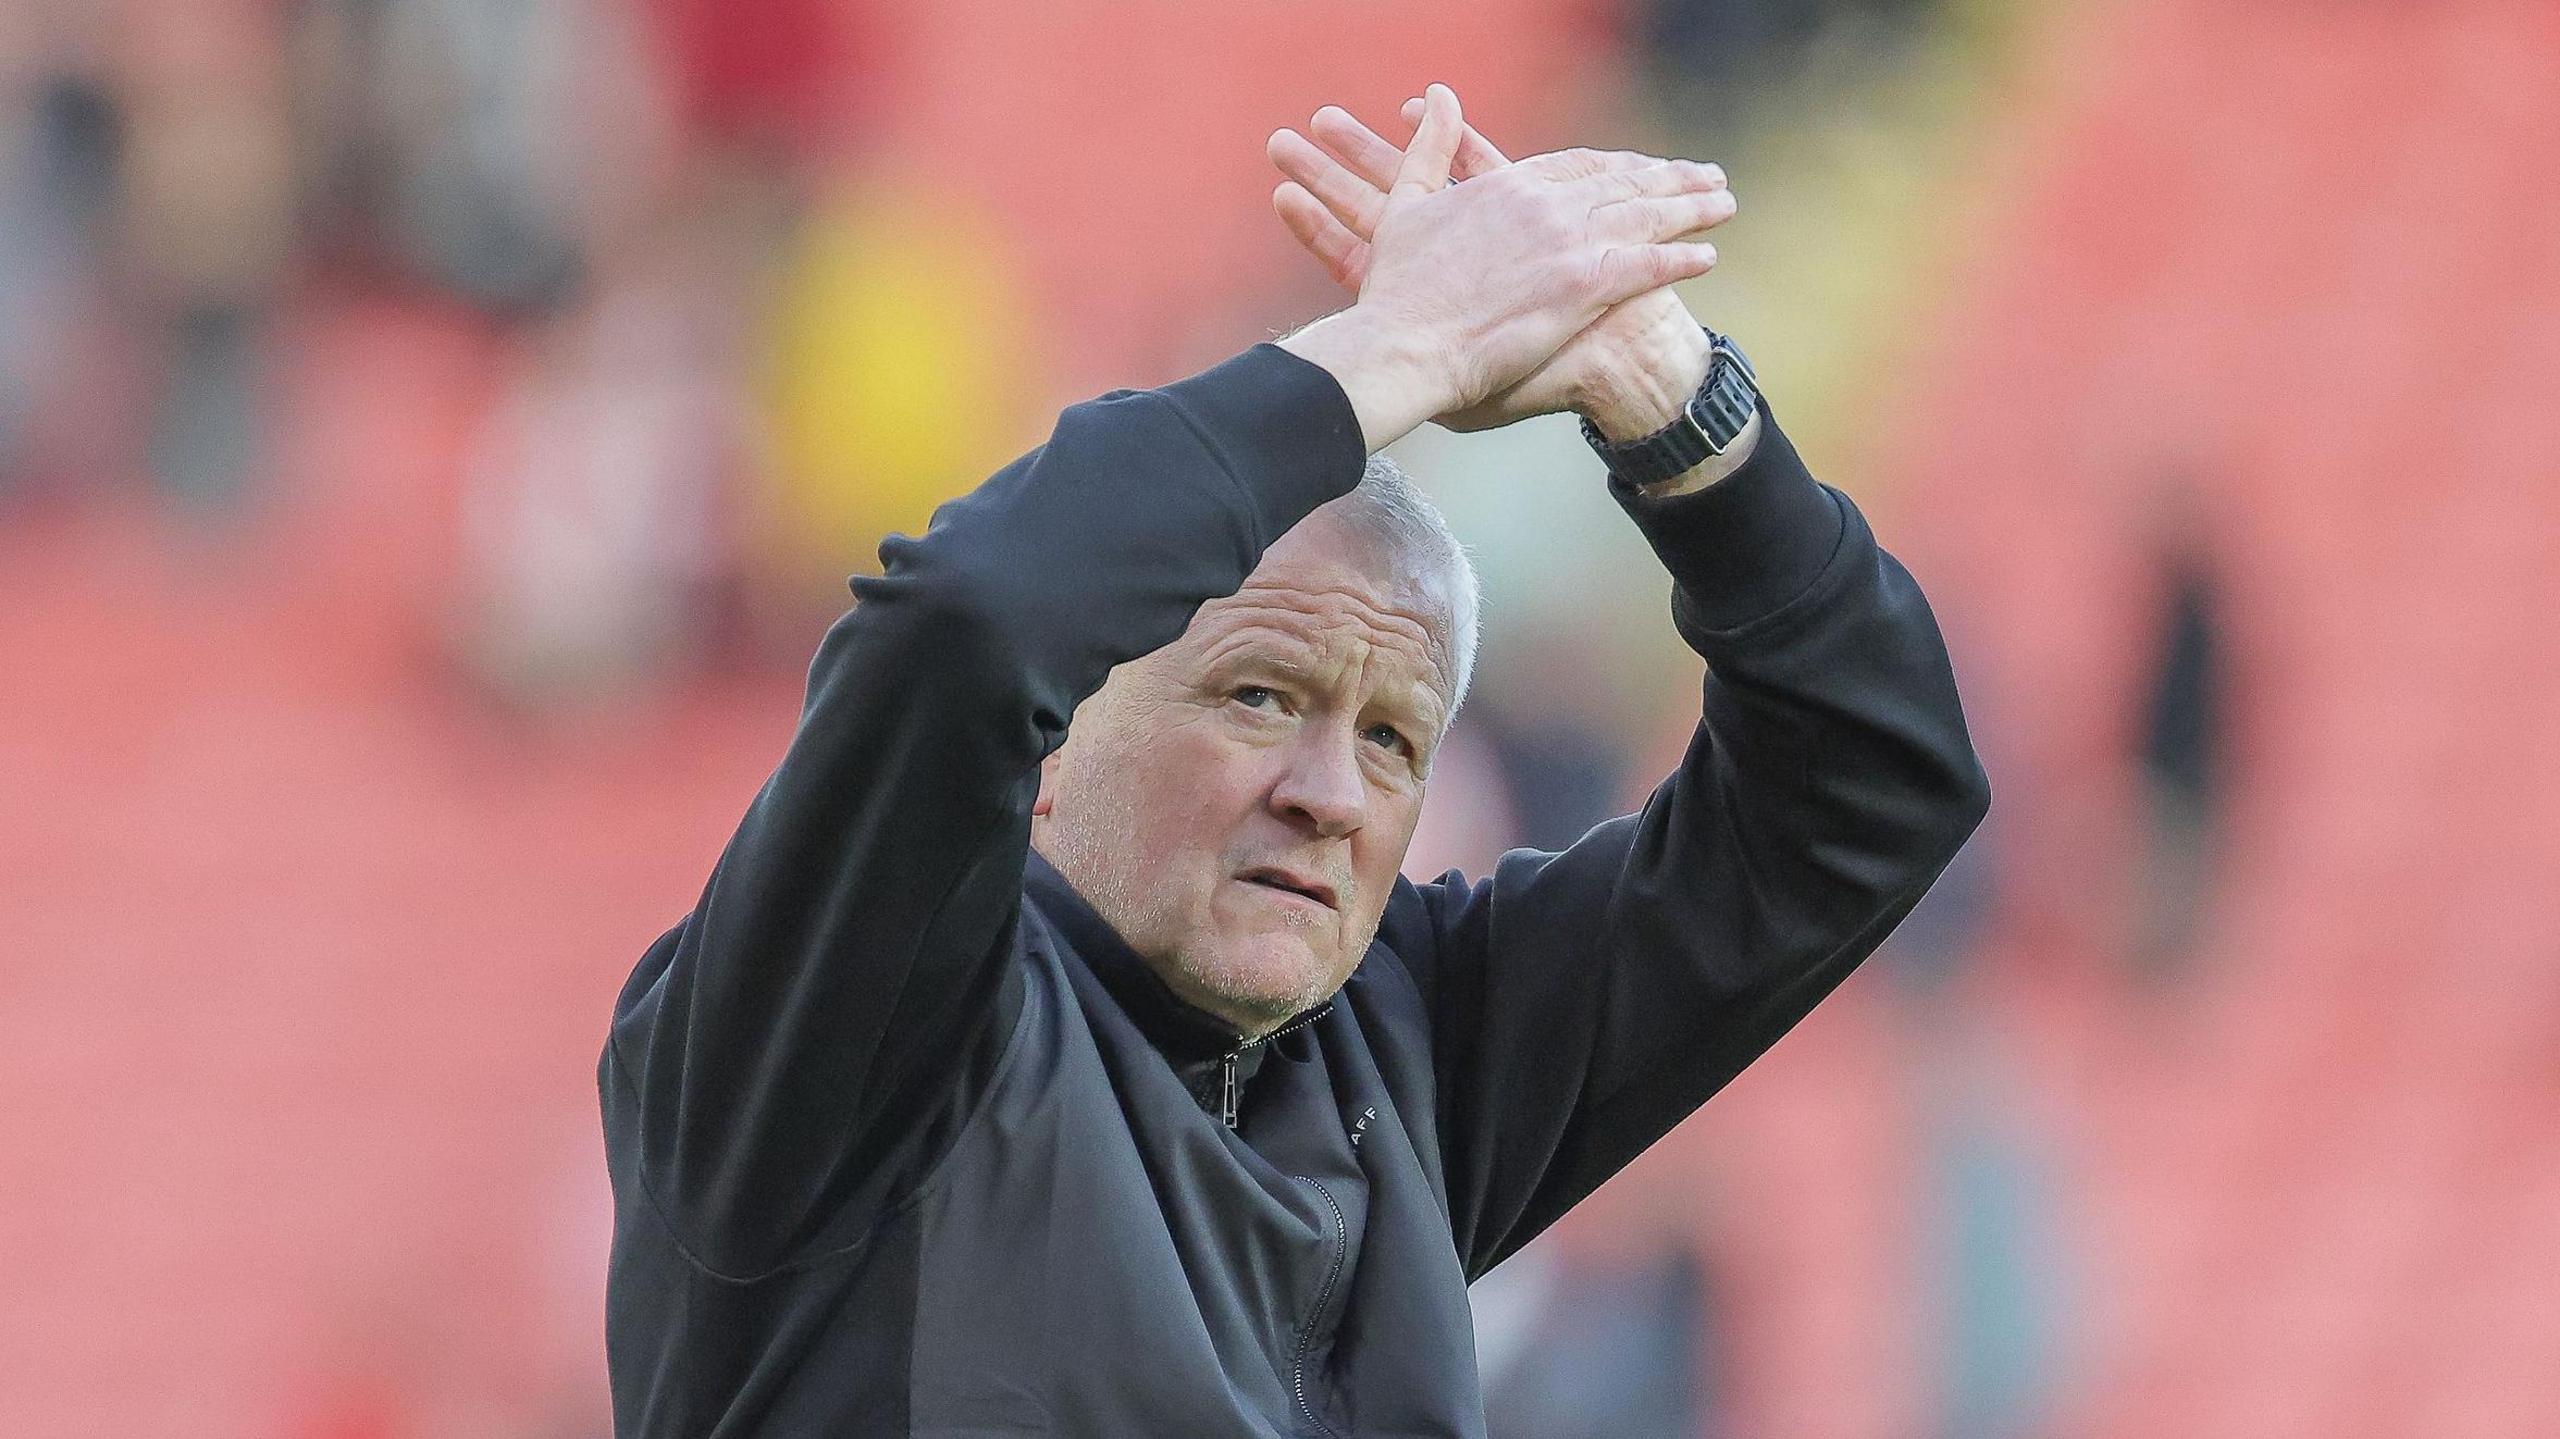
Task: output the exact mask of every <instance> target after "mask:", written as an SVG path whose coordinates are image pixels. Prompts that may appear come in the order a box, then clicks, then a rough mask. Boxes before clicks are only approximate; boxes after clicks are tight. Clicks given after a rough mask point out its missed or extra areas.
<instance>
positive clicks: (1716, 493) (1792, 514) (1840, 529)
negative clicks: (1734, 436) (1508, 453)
mask: <svg viewBox="0 0 2560 1439" xmlns="http://www.w3.org/2000/svg"><path fill="white" fill-rule="evenodd" d="M1609 490H1610V493H1611V494H1613V495H1614V496H1616V498H1617V501H1618V503H1619V505H1621V506H1622V507H1624V508H1625V510H1626V512H1627V514H1628V516H1629V517H1630V518H1632V519H1633V520H1634V521H1635V523H1636V528H1637V529H1639V530H1641V531H1643V533H1644V537H1645V541H1646V543H1648V544H1650V545H1652V546H1653V552H1654V554H1655V555H1657V556H1659V557H1660V558H1661V560H1662V565H1663V568H1665V569H1667V570H1669V571H1670V572H1671V579H1672V582H1673V583H1674V584H1675V585H1677V586H1678V587H1679V596H1678V601H1679V606H1680V609H1681V610H1682V612H1683V614H1682V618H1683V619H1684V620H1685V621H1687V622H1688V623H1687V625H1684V628H1687V627H1689V626H1695V627H1696V628H1699V629H1703V630H1707V631H1727V630H1735V629H1740V628H1742V627H1744V626H1746V625H1748V624H1750V623H1751V622H1752V621H1754V620H1757V619H1759V618H1761V617H1762V616H1765V615H1771V614H1775V613H1776V612H1777V611H1779V610H1781V609H1784V608H1786V606H1787V604H1788V602H1790V601H1792V600H1794V599H1796V598H1797V597H1798V596H1800V595H1802V594H1804V593H1805V592H1806V591H1807V590H1809V589H1811V588H1812V587H1813V584H1814V581H1815V580H1817V579H1819V578H1820V577H1821V575H1822V572H1823V570H1824V568H1825V566H1827V565H1828V564H1829V563H1830V560H1831V557H1832V555H1833V553H1834V552H1835V551H1837V550H1838V549H1839V547H1840V538H1841V536H1842V535H1843V534H1844V533H1846V527H1847V519H1846V517H1845V516H1844V515H1843V514H1842V512H1841V506H1840V502H1839V500H1838V499H1837V498H1836V497H1835V496H1834V495H1833V494H1832V493H1831V491H1829V490H1827V489H1825V488H1823V487H1822V486H1821V485H1819V484H1816V483H1815V482H1814V479H1813V476H1812V475H1811V474H1809V473H1807V472H1806V470H1805V467H1804V461H1803V460H1802V459H1800V458H1798V457H1797V455H1796V449H1795V446H1794V445H1793V444H1790V443H1789V442H1788V440H1787V437H1786V434H1785V433H1784V432H1783V431H1781V430H1780V429H1779V428H1778V422H1777V420H1776V418H1775V417H1774V416H1772V415H1771V414H1770V413H1769V406H1768V402H1767V401H1765V400H1763V401H1762V402H1761V404H1760V438H1759V441H1758V442H1757V443H1756V444H1755V445H1753V447H1752V450H1751V458H1749V459H1747V460H1745V461H1743V462H1742V464H1741V466H1740V467H1739V468H1737V469H1735V470H1734V472H1733V473H1732V474H1729V475H1727V476H1725V477H1724V478H1723V479H1721V480H1718V481H1716V482H1715V483H1714V484H1712V485H1709V486H1707V487H1706V488H1705V489H1703V490H1696V491H1693V492H1691V493H1689V494H1685V495H1673V496H1670V497H1667V498H1662V499H1655V498H1652V497H1649V496H1647V495H1644V494H1642V493H1640V492H1639V491H1637V490H1636V488H1635V487H1634V486H1632V485H1629V484H1627V483H1625V482H1624V481H1621V480H1618V479H1616V478H1614V477H1612V478H1611V480H1610V481H1609Z"/></svg>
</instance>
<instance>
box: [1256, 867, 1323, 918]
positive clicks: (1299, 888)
mask: <svg viewBox="0 0 2560 1439" xmlns="http://www.w3.org/2000/svg"><path fill="white" fill-rule="evenodd" d="M1236 878H1238V879H1240V880H1243V881H1244V882H1245V883H1247V884H1258V885H1261V886H1262V887H1263V888H1265V889H1276V890H1278V891H1280V892H1281V893H1283V894H1294V895H1298V896H1301V897H1303V898H1306V899H1312V900H1314V901H1315V902H1316V903H1318V904H1320V905H1323V906H1324V907H1325V908H1327V909H1338V908H1340V907H1341V906H1340V904H1339V898H1340V896H1339V895H1338V894H1337V893H1336V892H1335V890H1334V887H1333V886H1332V885H1329V884H1327V883H1325V882H1324V881H1323V880H1320V879H1317V878H1315V877H1314V876H1313V875H1308V874H1301V873H1299V872H1298V871H1296V870H1291V869H1280V868H1277V867H1274V866H1270V865H1262V866H1258V867H1256V868H1253V869H1248V870H1245V871H1244V872H1242V873H1241V874H1238V875H1237V876H1236Z"/></svg>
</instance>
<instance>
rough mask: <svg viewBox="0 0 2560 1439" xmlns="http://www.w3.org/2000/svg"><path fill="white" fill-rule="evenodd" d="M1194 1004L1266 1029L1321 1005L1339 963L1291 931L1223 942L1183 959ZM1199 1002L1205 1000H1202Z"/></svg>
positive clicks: (1334, 985) (1335, 981)
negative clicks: (1193, 996) (1194, 996)
mask: <svg viewBox="0 0 2560 1439" xmlns="http://www.w3.org/2000/svg"><path fill="white" fill-rule="evenodd" d="M1182 969H1183V978H1184V979H1185V980H1186V981H1188V983H1187V985H1186V986H1185V987H1186V988H1189V989H1191V990H1192V991H1193V992H1194V994H1195V995H1196V996H1197V997H1196V998H1194V1000H1193V1002H1194V1003H1199V1004H1201V1007H1202V1008H1204V1009H1208V1010H1210V1011H1211V1012H1212V1013H1215V1014H1218V1015H1220V1016H1222V1017H1224V1018H1226V1019H1227V1020H1229V1021H1231V1022H1233V1023H1234V1024H1235V1025H1236V1027H1237V1028H1239V1029H1245V1030H1264V1029H1269V1028H1271V1027H1272V1026H1275V1025H1278V1024H1283V1023H1286V1022H1287V1021H1288V1020H1289V1018H1290V1017H1291V1016H1293V1015H1295V1014H1297V1013H1299V1012H1300V1011H1302V1010H1306V1009H1311V1008H1313V1007H1315V1006H1316V1005H1317V1004H1320V1003H1322V1002H1323V1001H1324V1000H1325V999H1326V998H1327V997H1328V996H1330V995H1331V994H1332V993H1333V991H1334V990H1335V989H1336V988H1337V987H1338V986H1339V984H1340V981H1339V980H1338V979H1337V978H1336V977H1335V975H1336V971H1337V969H1338V965H1337V963H1336V962H1335V960H1334V958H1333V957H1332V956H1331V955H1328V954H1323V953H1319V952H1318V951H1317V950H1316V949H1314V948H1313V947H1311V946H1310V945H1309V944H1308V943H1307V942H1306V939H1305V937H1303V936H1301V935H1298V934H1294V933H1277V934H1257V935H1251V936H1246V937H1240V938H1236V939H1231V940H1227V941H1225V942H1224V943H1221V944H1218V945H1216V946H1214V947H1213V948H1211V949H1209V950H1208V951H1207V952H1205V953H1199V954H1187V955H1185V956H1183V959H1182ZM1202 1001H1207V1002H1205V1003H1203V1002H1202Z"/></svg>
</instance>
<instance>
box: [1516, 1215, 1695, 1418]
mask: <svg viewBox="0 0 2560 1439" xmlns="http://www.w3.org/2000/svg"><path fill="white" fill-rule="evenodd" d="M1471 1298H1472V1300H1473V1302H1474V1305H1475V1311H1476V1350H1477V1356H1478V1363H1479V1365H1480V1367H1481V1368H1482V1370H1483V1375H1484V1391H1485V1415H1486V1421H1487V1424H1488V1427H1489V1432H1490V1433H1491V1434H1492V1435H1493V1436H1494V1439H1714V1436H1716V1435H1719V1434H1722V1433H1724V1432H1725V1430H1724V1427H1723V1426H1722V1425H1720V1424H1713V1423H1710V1422H1709V1418H1708V1416H1709V1414H1710V1413H1711V1412H1712V1411H1713V1409H1714V1404H1713V1396H1714V1394H1715V1391H1716V1378H1715V1376H1714V1375H1712V1374H1711V1373H1709V1372H1708V1365H1707V1362H1706V1360H1707V1356H1708V1354H1709V1353H1710V1352H1711V1343H1712V1341H1714V1340H1715V1339H1716V1338H1717V1336H1716V1335H1715V1334H1714V1333H1712V1332H1711V1330H1710V1326H1709V1323H1708V1318H1707V1316H1708V1313H1709V1305H1708V1299H1709V1298H1710V1295H1709V1293H1708V1288H1707V1272H1706V1269H1705V1267H1704V1266H1703V1265H1702V1264H1700V1263H1699V1262H1698V1260H1697V1258H1696V1257H1695V1256H1694V1255H1692V1254H1690V1253H1689V1252H1688V1251H1686V1250H1684V1249H1679V1248H1663V1249H1658V1250H1652V1251H1649V1252H1647V1253H1646V1254H1645V1255H1644V1257H1641V1258H1636V1259H1633V1260H1630V1261H1629V1262H1627V1263H1625V1264H1623V1265H1613V1266H1603V1265H1595V1264H1588V1263H1576V1262H1574V1261H1572V1260H1569V1259H1567V1258H1564V1257H1562V1256H1561V1255H1559V1254H1557V1253H1556V1251H1555V1249H1554V1248H1553V1246H1537V1245H1533V1246H1531V1247H1530V1248H1529V1249H1528V1250H1525V1251H1523V1252H1522V1253H1521V1254H1519V1255H1518V1256H1517V1257H1515V1258H1513V1259H1511V1260H1510V1261H1509V1262H1507V1263H1505V1264H1504V1265H1503V1266H1502V1267H1501V1268H1499V1269H1496V1270H1495V1271H1494V1272H1493V1273H1491V1274H1489V1275H1487V1276H1485V1277H1484V1278H1483V1279H1482V1280H1480V1281H1478V1282H1477V1284H1476V1286H1475V1288H1474V1290H1473V1291H1472V1294H1471Z"/></svg>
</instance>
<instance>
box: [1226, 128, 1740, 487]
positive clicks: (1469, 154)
mask: <svg viewBox="0 0 2560 1439" xmlns="http://www.w3.org/2000/svg"><path fill="white" fill-rule="evenodd" d="M1423 109H1424V106H1423V102H1422V101H1419V100H1413V101H1407V102H1406V104H1405V108H1404V116H1405V119H1406V120H1407V121H1408V122H1418V121H1419V120H1420V118H1421V116H1422V114H1423ZM1308 128H1309V129H1310V130H1311V131H1313V132H1314V134H1315V137H1316V142H1317V143H1310V142H1309V141H1308V140H1307V139H1306V138H1305V137H1303V136H1300V135H1299V134H1297V133H1296V132H1295V131H1291V130H1282V131H1279V132H1278V133H1276V134H1274V135H1273V136H1272V137H1271V145H1270V154H1271V159H1272V162H1273V163H1274V164H1275V165H1277V166H1278V167H1279V168H1280V170H1281V172H1282V173H1283V174H1285V175H1287V176H1288V177H1289V183H1287V184H1284V185H1282V186H1281V187H1280V188H1279V189H1278V190H1276V191H1275V192H1273V194H1272V204H1273V206H1274V207H1275V208H1276V209H1278V211H1279V212H1280V218H1281V220H1282V221H1283V222H1284V223H1285V224H1287V225H1288V227H1289V230H1290V232H1291V233H1292V234H1293V235H1295V236H1296V237H1297V238H1298V241H1299V243H1301V244H1303V245H1305V246H1306V247H1307V249H1308V250H1309V251H1310V252H1312V253H1313V254H1314V255H1315V256H1316V258H1317V259H1319V260H1321V261H1322V262H1323V263H1324V265H1325V267H1326V269H1327V270H1328V271H1330V272H1331V273H1332V275H1333V277H1334V279H1335V281H1336V282H1338V283H1339V284H1341V285H1342V286H1343V287H1344V288H1345V289H1348V290H1351V291H1352V292H1354V293H1355V294H1356V293H1359V292H1360V290H1361V287H1362V285H1363V284H1364V283H1365V281H1366V279H1367V277H1368V273H1369V270H1370V268H1371V264H1372V244H1371V237H1372V236H1374V235H1375V233H1376V227H1377V222H1378V220H1379V218H1380V216H1381V212H1382V208H1383V204H1384V201H1385V199H1386V198H1387V197H1386V195H1385V194H1384V193H1383V189H1384V187H1386V186H1388V185H1389V184H1391V183H1392V180H1393V177H1394V175H1395V173H1396V172H1397V170H1398V169H1399V168H1400V166H1401V164H1402V162H1403V160H1404V154H1403V152H1400V151H1398V150H1397V149H1396V148H1395V147H1394V146H1393V145H1391V144H1389V143H1387V141H1385V140H1383V139H1381V138H1379V136H1378V135H1377V134H1376V133H1374V132H1373V131H1371V130H1370V129H1369V128H1368V127H1367V126H1365V125H1363V124H1361V123H1360V122H1359V121H1358V120H1356V119H1354V118H1352V116H1351V115H1350V114H1349V113H1348V112H1346V111H1344V110H1342V109H1340V108H1339V107H1336V106H1327V107H1325V108H1324V109H1322V110H1319V111H1317V112H1316V115H1315V118H1314V120H1313V121H1312V122H1311V123H1310V124H1309V126H1308ZM1320 147H1321V148H1320ZM1510 164H1511V161H1510V160H1509V159H1508V158H1507V157H1505V156H1504V155H1503V153H1502V152H1501V151H1500V150H1498V149H1496V148H1495V147H1494V146H1493V144H1492V143H1491V142H1490V141H1488V140H1486V139H1485V138H1484V136H1483V135H1482V134H1480V133H1478V132H1477V131H1476V129H1475V128H1474V127H1473V126H1465V127H1463V129H1462V131H1461V134H1460V138H1459V144H1458V147H1457V150H1456V152H1455V154H1454V156H1453V159H1452V167H1451V173H1452V174H1453V175H1454V176H1456V177H1457V178H1458V179H1462V180H1463V179H1472V178H1474V177H1476V176H1481V175H1487V174H1491V173H1493V172H1495V171H1498V170H1502V169H1504V168H1506V167H1508V166H1509V165H1510ZM1700 168H1701V169H1702V170H1703V171H1704V172H1705V174H1706V176H1707V177H1708V178H1707V184H1708V186H1709V188H1710V190H1712V191H1714V192H1718V193H1716V194H1714V195H1711V196H1710V197H1709V203H1710V207H1711V213H1710V215H1709V217H1708V218H1707V219H1706V220H1705V222H1704V224H1702V225H1701V227H1700V228H1709V227H1712V226H1714V225H1719V224H1722V223H1723V222H1724V221H1725V220H1727V219H1730V218H1732V216H1733V214H1734V212H1735V208H1736V204H1735V201H1734V198H1733V195H1732V191H1731V190H1730V189H1729V188H1728V187H1727V186H1726V182H1725V176H1724V171H1723V170H1722V169H1721V168H1719V167H1716V166H1713V165H1708V166H1703V167H1700ZM1700 248H1701V249H1703V250H1705V252H1706V255H1707V258H1708V262H1709V263H1710V264H1712V263H1713V260H1714V248H1713V247H1712V246H1701V247H1700ZM1707 361H1708V355H1707V342H1706V337H1705V335H1704V334H1703V333H1702V332H1701V331H1700V330H1699V328H1698V324H1697V322H1696V320H1695V319H1693V318H1692V317H1691V316H1690V314H1689V310H1688V307H1687V306H1686V305H1684V304H1682V303H1681V301H1680V297H1679V295H1678V294H1677V293H1675V292H1674V291H1672V290H1670V289H1669V288H1667V287H1665V288H1658V289H1654V290H1649V291H1647V292H1645V293H1644V294H1641V295H1638V296H1635V297H1633V298H1631V299H1628V300H1624V301H1621V302H1619V303H1618V304H1616V305H1613V306H1611V307H1609V309H1608V310H1607V311H1606V312H1604V313H1603V314H1602V315H1601V316H1600V317H1599V318H1598V319H1597V320H1595V321H1594V322H1593V323H1592V324H1591V325H1590V326H1589V327H1588V328H1586V329H1584V330H1583V331H1581V332H1580V333H1578V334H1576V335H1575V336H1574V337H1573V338H1572V339H1571V340H1569V341H1567V342H1566V344H1565V345H1564V346H1563V348H1561V349H1560V350H1558V351H1557V353H1556V354H1555V355H1554V356H1553V357H1551V358H1550V359H1548V360H1547V361H1546V362H1545V363H1544V364H1542V365H1540V366H1538V367H1537V368H1536V369H1534V370H1532V371H1530V372H1529V373H1528V374H1527V375H1526V376H1524V377H1522V378H1521V379H1520V380H1518V381H1516V382H1514V383H1513V384H1511V385H1509V386H1507V387H1505V388H1503V389H1502V390H1499V391H1497V392H1495V393H1494V394H1492V395H1490V396H1488V397H1487V398H1486V399H1485V400H1484V401H1482V402H1479V403H1478V404H1475V405H1473V406H1470V407H1468V408H1465V409H1462V410H1459V411H1456V412H1455V413H1451V414H1445V415H1441V416H1438V417H1437V418H1438V419H1439V420H1440V422H1441V423H1442V424H1444V425H1447V426H1448V427H1449V428H1451V429H1458V430H1474V429H1488V428H1491V427H1493V426H1496V425H1505V424H1509V423H1511V422H1512V421H1514V420H1517V419H1521V418H1524V417H1526V416H1529V415H1538V414H1548V413H1552V412H1555V411H1559V410H1568V409H1570V410H1576V411H1579V412H1581V413H1583V414H1585V415H1587V416H1589V417H1590V418H1591V420H1592V422H1593V423H1594V424H1595V425H1596V426H1598V427H1599V428H1600V429H1601V430H1602V431H1603V432H1604V433H1606V434H1607V435H1608V436H1609V437H1610V438H1611V439H1617V440H1627V439H1635V438H1637V437H1640V436H1642V435H1645V434H1649V433H1651V432H1652V431H1654V430H1656V429H1659V428H1661V427H1662V426H1663V425H1665V424H1668V423H1669V422H1670V420H1671V418H1672V417H1673V415H1674V414H1676V413H1677V411H1678V408H1679V407H1680V406H1681V405H1682V404H1684V403H1686V402H1687V400H1688V398H1689V396H1690V395H1691V394H1693V393H1694V392H1695V391H1696V389H1697V387H1698V385H1699V384H1700V383H1701V382H1702V381H1703V380H1704V379H1705V377H1706V367H1707Z"/></svg>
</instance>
